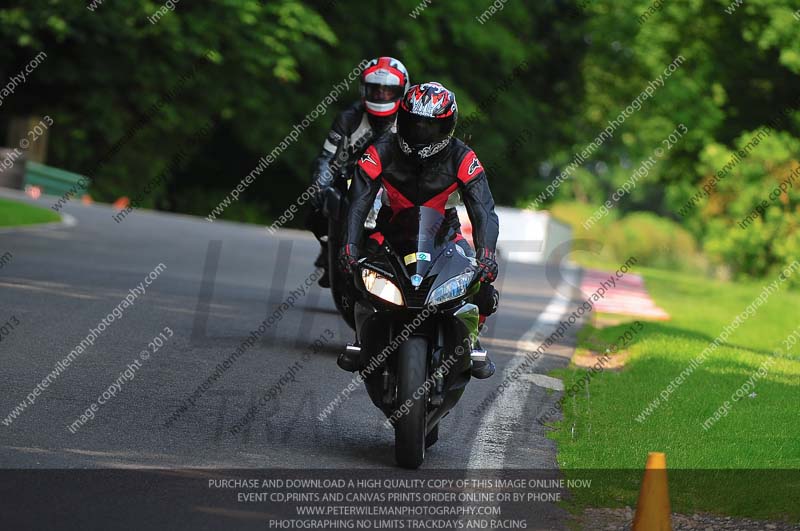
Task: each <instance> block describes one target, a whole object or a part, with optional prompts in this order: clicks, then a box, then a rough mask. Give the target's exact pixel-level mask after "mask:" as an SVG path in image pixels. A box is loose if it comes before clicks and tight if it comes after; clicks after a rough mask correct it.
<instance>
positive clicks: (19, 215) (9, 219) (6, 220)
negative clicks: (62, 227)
mask: <svg viewBox="0 0 800 531" xmlns="http://www.w3.org/2000/svg"><path fill="white" fill-rule="evenodd" d="M60 219H61V218H60V217H59V216H58V214H56V213H55V212H52V211H50V210H48V209H46V208H41V207H37V206H31V205H28V204H25V203H19V202H17V201H10V200H8V199H0V227H10V226H16V225H33V224H36V223H50V222H53V221H58V220H60Z"/></svg>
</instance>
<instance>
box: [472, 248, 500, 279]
mask: <svg viewBox="0 0 800 531" xmlns="http://www.w3.org/2000/svg"><path fill="white" fill-rule="evenodd" d="M477 254H478V256H477V260H478V278H479V279H480V281H481V282H484V283H487V284H488V283H491V282H494V281H495V280H497V273H498V268H497V255H496V254H495V252H494V251H490V250H489V249H478V253H477Z"/></svg>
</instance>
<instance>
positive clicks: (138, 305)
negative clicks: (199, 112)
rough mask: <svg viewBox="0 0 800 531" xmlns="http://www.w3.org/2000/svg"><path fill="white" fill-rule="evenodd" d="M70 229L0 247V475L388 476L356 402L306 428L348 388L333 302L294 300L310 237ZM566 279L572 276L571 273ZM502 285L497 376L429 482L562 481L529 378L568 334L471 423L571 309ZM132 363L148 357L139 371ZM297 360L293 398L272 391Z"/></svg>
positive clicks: (174, 218) (369, 409)
mask: <svg viewBox="0 0 800 531" xmlns="http://www.w3.org/2000/svg"><path fill="white" fill-rule="evenodd" d="M0 195H5V196H9V197H19V196H18V195H16V194H14V193H12V192H2V193H1V194H0ZM38 204H40V205H42V206H49V205H51V204H52V200H51V199H50V198H42V199H40V200H39V201H38ZM64 212H65V213H67V214H69V215H70V216H72V217H73V218H74V220H75V221H76V223H75V224H74V226H65V225H61V226H56V227H53V226H50V227H42V228H37V229H26V230H3V231H0V256H2V255H3V254H4V253H9V254H11V255H12V258H10V259H7V260H6V263H5V264H4V265H3V268H2V269H0V324H2V323H5V322H6V321H7V320H10V319H12V318H13V319H14V321H15V322H18V324H16V325H15V326H14V329H13V330H11V331H10V333H8V335H7V336H5V337H3V338H2V343H0V421H2V420H3V419H6V422H4V423H2V424H0V467H2V468H4V469H12V468H13V469H74V468H89V469H143V468H153V469H170V470H174V469H187V468H200V469H207V468H214V469H232V468H240V469H244V468H250V469H256V468H257V469H267V468H288V469H385V468H387V467H393V466H394V460H393V442H394V439H393V434H392V432H391V431H389V430H387V429H386V428H385V427H384V425H383V417H382V415H381V414H380V412H379V411H378V410H377V409H375V408H374V407H373V406H372V404H371V402H370V401H369V399H368V397H367V394H366V391H365V390H364V389H363V387H359V388H358V390H357V391H355V392H354V393H353V394H352V396H351V397H350V399H349V400H347V401H346V402H345V403H344V404H342V405H341V406H339V407H338V408H336V409H335V410H334V412H333V413H332V414H331V415H329V416H328V418H326V420H324V421H320V420H319V419H318V415H319V414H320V413H321V412H322V410H323V408H325V406H326V405H328V404H329V402H330V401H331V400H332V399H333V398H334V397H335V396H336V395H337V393H339V391H340V390H341V389H342V388H344V387H345V386H347V384H348V383H349V382H350V380H351V378H352V375H351V374H350V373H346V372H344V371H342V370H340V369H339V368H338V367H337V366H336V356H337V355H338V353H339V352H340V350H341V349H342V347H343V345H344V344H345V343H346V342H347V341H350V340H351V339H352V332H351V331H350V330H349V329H348V328H347V327H346V325H345V324H343V322H342V321H341V319H340V318H339V317H338V314H337V313H336V311H335V308H334V306H333V303H332V301H331V300H330V294H329V293H328V291H327V290H321V289H319V288H318V287H317V286H316V284H315V283H313V282H311V283H312V284H313V286H312V287H311V288H308V289H306V290H305V293H301V292H302V291H303V290H302V289H301V287H302V286H304V284H306V283H308V282H309V277H310V275H312V273H313V270H314V268H313V266H312V262H313V259H314V257H315V256H316V252H317V244H316V242H315V241H314V240H313V239H312V238H311V237H310V235H309V234H306V233H303V232H300V231H294V230H282V231H279V232H278V233H276V234H275V235H274V236H270V235H269V234H268V233H267V231H266V230H265V229H264V228H263V227H258V226H252V225H243V224H234V223H226V222H219V221H216V222H214V223H209V222H207V221H206V220H205V219H202V218H192V217H187V216H180V215H169V214H163V213H154V212H134V213H133V214H131V215H129V216H128V217H127V218H126V219H124V220H123V221H122V222H121V223H116V222H115V221H114V220H113V218H112V216H113V215H114V213H115V211H114V210H113V209H111V208H110V207H108V206H104V205H91V206H84V205H81V204H78V203H76V202H72V203H70V204H69V205H68V206H67V207H66V208H65V209H64ZM159 264H163V265H164V266H165V268H162V269H163V271H162V272H161V273H160V274H159V275H157V278H155V280H152V279H151V280H150V281H151V282H152V283H151V284H150V285H148V286H145V290H144V293H143V294H140V293H138V292H136V289H138V288H137V286H139V284H140V283H143V281H144V280H145V277H147V276H148V274H150V273H151V272H152V271H153V270H154V269H155V268H157V267H158V266H159ZM561 273H563V275H564V276H565V277H567V278H572V277H577V272H571V271H562V272H561ZM501 282H502V284H501V290H502V303H501V310H500V312H499V313H498V314H497V315H496V316H495V317H493V318H492V320H490V325H491V328H490V330H491V334H490V338H489V339H487V340H486V341H485V346H487V347H488V348H489V349H490V352H491V353H492V355H493V357H494V359H495V361H496V363H497V365H498V373H497V374H496V375H495V376H494V377H493V378H492V379H489V380H486V381H477V380H473V381H472V382H471V383H470V384H469V386H468V388H467V391H466V393H465V395H464V398H463V400H462V401H461V402H460V403H459V405H458V406H457V408H456V409H455V410H454V412H453V413H451V415H450V416H448V417H447V418H446V419H445V420H444V421H443V422H442V425H441V431H440V433H441V435H440V439H439V442H438V443H437V444H436V445H435V446H434V447H433V448H431V449H430V451H429V452H428V455H427V457H426V462H425V464H424V465H423V467H424V468H425V469H468V468H480V469H487V468H497V469H554V468H556V458H555V456H556V448H555V445H554V443H553V442H552V441H550V440H548V439H547V438H546V437H545V433H544V428H542V427H541V426H540V425H539V424H537V423H536V422H534V419H536V418H537V416H538V415H540V414H542V412H544V411H546V410H547V409H548V408H549V407H550V406H551V405H552V404H553V403H554V402H555V401H556V400H557V399H558V396H559V394H558V393H552V392H549V391H548V389H546V388H547V387H551V386H552V385H551V384H552V383H553V382H551V381H550V380H548V379H547V378H542V377H539V376H536V375H537V374H546V373H547V372H548V371H549V370H550V369H552V368H554V367H557V366H563V365H565V364H566V363H567V360H568V359H569V356H570V354H571V350H572V346H571V345H572V342H573V335H570V334H568V335H567V336H565V338H564V342H563V343H561V344H558V345H554V346H553V348H552V349H550V351H548V352H547V353H546V355H545V356H543V357H542V358H541V359H540V360H539V361H538V362H537V363H536V365H535V366H534V368H533V371H532V372H531V371H529V373H528V374H524V375H523V377H522V378H520V379H519V380H518V381H516V382H514V383H513V384H512V385H511V387H510V388H509V389H508V391H507V392H506V393H504V394H503V395H502V396H501V397H500V398H499V399H498V400H496V401H494V403H493V405H492V406H491V407H489V408H488V409H487V410H486V412H485V413H484V414H483V415H474V414H473V411H474V409H475V408H476V407H477V406H478V405H479V404H480V403H481V401H483V400H484V399H485V398H486V397H487V396H489V394H490V393H491V392H492V391H493V390H494V389H496V387H497V385H498V384H499V383H500V382H501V379H502V377H503V372H504V371H510V370H512V369H513V368H514V367H515V366H516V364H518V363H519V362H520V361H521V359H522V357H521V356H522V352H521V350H520V347H522V346H525V345H526V343H525V341H534V340H535V339H536V338H535V337H534V335H535V334H536V333H537V332H539V333H544V332H545V331H547V330H549V329H550V328H551V325H552V323H553V322H554V320H556V318H557V317H559V315H558V311H559V308H563V309H565V308H566V306H567V305H568V304H569V299H570V298H571V297H572V296H573V293H572V292H570V291H569V290H568V289H565V287H564V286H561V288H560V289H559V290H556V289H555V288H554V287H553V286H552V285H551V284H552V283H553V282H552V281H548V280H547V279H546V276H545V271H544V267H543V266H538V265H527V264H514V263H511V264H506V265H505V266H504V269H503V275H502V278H501ZM130 290H134V292H135V293H136V297H133V295H130V296H129V297H128V298H129V300H130V299H133V304H132V305H130V306H128V307H121V306H120V305H121V303H122V301H123V300H124V299H125V298H126V296H128V295H129V294H131V291H130ZM297 290H300V291H297ZM292 291H295V293H297V294H298V296H296V297H295V298H294V299H295V303H294V306H293V307H291V308H289V309H288V310H287V311H285V313H284V314H283V317H282V318H281V319H280V320H279V321H278V322H276V323H275V324H274V325H273V326H272V327H270V328H269V329H268V330H267V332H266V333H265V334H264V335H263V336H261V337H259V338H258V341H256V342H255V344H254V345H253V346H252V347H251V348H248V349H247V350H246V351H245V352H244V353H243V354H241V356H239V357H238V358H237V359H236V360H235V361H234V362H233V363H232V364H231V365H230V367H228V368H226V370H225V371H224V373H222V374H221V376H220V377H219V378H218V379H217V380H216V381H214V382H213V383H212V384H211V385H210V386H209V387H208V389H207V390H205V391H204V392H203V393H202V394H200V395H199V396H197V397H196V398H195V401H194V402H195V403H194V405H190V407H188V408H187V409H186V411H185V412H182V413H180V414H179V415H178V416H177V417H174V416H173V415H174V414H175V412H176V411H179V409H180V407H181V405H182V404H183V405H185V404H186V399H187V397H189V396H190V395H191V394H192V393H193V392H194V391H195V390H196V389H197V388H198V386H201V384H202V383H203V382H204V381H206V379H207V378H208V377H209V376H211V375H213V374H214V373H215V370H216V369H215V368H216V367H217V365H218V364H220V363H222V362H223V360H225V359H226V358H228V357H229V356H230V354H231V353H232V352H234V351H235V350H236V349H237V347H239V346H240V345H241V344H242V342H243V341H244V340H246V339H247V337H248V334H250V332H251V331H252V330H255V329H257V328H258V326H259V324H260V323H261V322H262V320H264V319H265V318H267V316H269V315H271V314H272V313H273V311H274V310H275V309H276V308H277V307H279V306H280V305H281V303H282V302H284V301H286V300H287V297H289V296H290V292H292ZM557 291H561V292H563V293H562V295H561V296H559V295H558V294H557ZM565 296H566V298H565ZM559 298H560V299H561V303H560V304H559V302H558V301H559ZM115 308H120V311H121V312H122V316H121V318H115V319H114V321H113V322H110V323H109V324H108V326H106V327H105V329H104V330H103V331H102V332H101V333H100V334H99V335H98V337H97V338H96V339H95V340H94V344H93V345H89V346H88V348H86V349H85V350H84V351H83V352H82V353H81V354H80V355H79V356H78V357H77V358H76V359H75V360H74V361H73V362H72V363H71V364H70V365H69V366H68V367H66V368H64V369H63V370H62V372H61V373H60V374H59V375H58V377H57V378H55V380H54V381H53V382H52V383H50V384H49V385H48V387H47V388H45V389H42V390H41V391H40V392H39V396H37V397H36V398H35V401H34V402H33V403H32V404H28V405H27V406H26V408H25V409H24V410H23V411H21V413H20V414H19V415H18V416H17V418H15V419H13V421H11V422H10V423H8V422H7V421H8V419H9V417H7V415H9V414H10V413H11V411H12V410H14V408H15V407H16V406H18V405H19V404H20V403H21V402H23V401H25V399H26V397H27V396H28V394H29V393H31V392H32V390H33V388H34V387H36V385H37V384H38V383H39V382H41V381H42V380H43V379H44V378H45V377H46V376H47V375H48V374H49V373H50V372H51V371H53V370H54V367H55V365H56V364H57V363H58V361H59V360H62V359H64V358H65V357H66V356H67V355H68V354H69V353H70V351H71V350H73V349H74V348H75V347H76V346H78V345H79V344H80V343H81V340H84V339H85V338H86V337H87V334H90V329H93V328H94V329H97V328H98V324H99V323H100V322H101V320H102V319H103V318H105V317H106V316H107V315H108V314H109V313H112V311H113V310H114V309H115ZM554 312H555V313H556V314H555V315H553V313H554ZM165 327H168V328H169V329H170V330H171V331H172V334H173V335H172V336H171V337H168V336H169V332H167V331H165ZM160 333H163V334H164V336H162V338H163V337H167V339H166V340H163V339H162V340H163V341H164V346H163V347H160V348H158V350H157V351H155V352H153V351H154V350H155V347H156V346H157V345H154V346H148V344H149V343H151V342H153V339H154V338H155V337H156V336H158V335H159V334H160ZM548 333H549V332H548ZM318 338H319V339H323V338H324V343H325V345H324V346H323V348H321V349H317V351H315V350H314V349H313V348H312V343H313V342H314V340H315V339H318ZM521 341H522V343H521ZM84 344H86V343H85V342H84ZM537 345H538V343H537ZM532 346H535V345H532ZM143 350H149V351H150V356H149V358H147V359H146V360H145V359H143V358H142V357H141V354H140V353H141V352H142V351H143ZM136 360H138V365H140V366H137V365H136V364H137V361H136ZM301 360H302V362H303V364H302V367H301V368H299V369H297V370H295V371H294V372H293V374H292V376H291V379H293V381H288V380H287V379H286V378H284V379H283V380H281V376H282V375H284V374H285V373H287V371H288V370H290V369H289V368H290V367H291V366H292V365H293V364H296V363H297V362H298V361H301ZM132 364H133V365H132ZM126 367H133V368H134V369H135V370H134V371H129V374H130V373H131V372H133V379H128V378H124V379H120V375H121V373H123V371H125V369H126ZM115 382H116V383H117V385H116V387H115V388H114V389H115V395H114V396H109V397H108V398H107V399H106V400H104V404H102V405H99V406H98V407H97V408H96V412H94V415H95V417H94V418H93V419H88V421H87V422H85V423H81V424H80V425H79V426H78V427H77V429H76V425H75V424H73V422H75V421H76V420H77V419H79V418H80V415H81V414H82V413H84V411H85V410H86V409H87V408H90V407H91V405H92V404H93V403H97V402H98V399H99V398H100V397H101V396H102V394H103V392H104V391H106V390H108V389H109V388H110V387H112V385H113V384H114V383H115ZM276 385H277V386H279V391H280V392H279V394H277V395H276V396H275V399H274V400H271V401H270V402H269V403H268V404H267V406H265V407H262V408H260V409H259V411H258V413H257V414H256V416H255V418H254V420H253V421H252V422H251V423H249V424H248V425H247V426H246V427H245V428H243V429H242V430H241V431H239V432H238V433H237V434H236V435H232V434H231V433H230V428H231V427H232V426H233V425H234V424H236V423H237V422H238V421H240V419H242V417H243V415H244V414H245V413H246V412H247V410H248V408H249V407H250V406H251V405H252V404H253V403H256V402H257V401H258V399H259V397H261V396H262V395H263V394H264V393H265V392H267V391H268V389H269V388H270V387H273V386H276ZM85 418H86V417H85ZM171 418H172V419H173V420H171V421H170V419H171ZM70 425H72V426H73V428H72V429H70V428H69V426H70ZM73 431H74V433H73ZM204 514H205V513H204ZM220 514H222V513H220ZM540 516H541V521H542V523H541V524H540V525H541V527H536V526H535V525H530V526H529V529H533V528H541V529H555V528H559V527H560V524H559V523H558V522H561V521H562V519H563V513H561V512H560V510H558V509H556V508H555V507H553V506H550V508H549V509H547V510H543V511H542V512H541V515H540ZM215 518H217V520H215V521H214V523H209V527H208V528H209V529H211V528H217V527H215V526H217V525H219V526H220V527H219V528H226V526H225V525H224V523H225V522H228V524H230V523H231V522H230V520H226V518H228V519H231V518H233V519H235V518H238V517H237V516H235V515H234V516H231V515H228V516H225V515H223V516H220V515H219V514H217V515H216V516H215ZM234 527H235V526H234ZM174 528H178V527H174ZM187 528H188V527H187ZM192 528H197V525H196V523H195V524H194V525H193V527H192ZM261 528H264V527H263V525H262V526H261Z"/></svg>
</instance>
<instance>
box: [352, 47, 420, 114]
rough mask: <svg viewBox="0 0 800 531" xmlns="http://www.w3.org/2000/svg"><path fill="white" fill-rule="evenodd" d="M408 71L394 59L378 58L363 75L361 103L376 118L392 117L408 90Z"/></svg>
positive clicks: (368, 65)
mask: <svg viewBox="0 0 800 531" xmlns="http://www.w3.org/2000/svg"><path fill="white" fill-rule="evenodd" d="M409 85H410V81H409V79H408V70H406V67H405V66H404V65H403V63H401V62H400V61H398V60H397V59H395V58H394V57H378V58H377V59H373V60H372V61H370V62H369V64H367V67H366V68H365V69H364V71H363V72H362V73H361V101H363V102H364V106H366V108H367V112H368V113H370V114H372V115H374V116H391V115H392V114H394V113H396V112H397V109H398V108H399V107H400V100H401V99H402V98H403V95H404V94H405V93H406V91H407V90H408V87H409Z"/></svg>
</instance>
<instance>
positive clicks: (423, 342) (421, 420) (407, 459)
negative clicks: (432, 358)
mask: <svg viewBox="0 0 800 531" xmlns="http://www.w3.org/2000/svg"><path fill="white" fill-rule="evenodd" d="M427 376H428V340H427V339H426V338H424V337H419V336H412V337H409V338H408V339H407V340H406V341H405V342H404V343H403V344H402V345H401V346H400V349H399V350H398V352H397V409H398V410H397V412H396V415H395V416H396V417H398V418H397V420H395V423H394V455H395V460H396V461H397V464H398V465H400V466H401V467H403V468H412V469H414V468H419V466H420V465H421V464H422V462H423V461H424V460H425V439H426V437H425V431H426V417H427V414H428V397H427V393H426V392H425V393H422V396H419V397H417V398H415V397H414V394H415V393H416V394H417V395H419V394H420V393H418V390H420V389H424V388H423V385H424V384H425V379H426V378H427ZM403 404H405V405H407V406H409V405H410V407H408V411H407V412H406V413H403V411H404V410H405V409H404V408H403V409H401V407H402V406H403Z"/></svg>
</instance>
